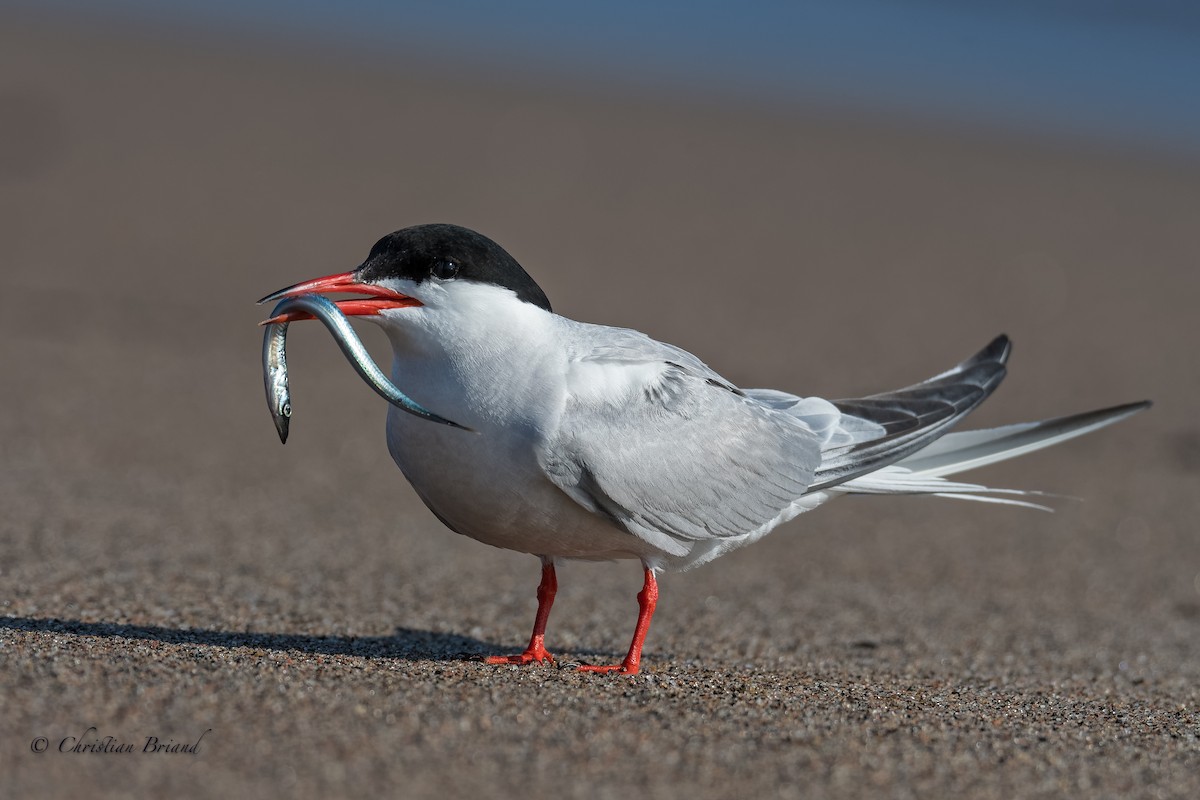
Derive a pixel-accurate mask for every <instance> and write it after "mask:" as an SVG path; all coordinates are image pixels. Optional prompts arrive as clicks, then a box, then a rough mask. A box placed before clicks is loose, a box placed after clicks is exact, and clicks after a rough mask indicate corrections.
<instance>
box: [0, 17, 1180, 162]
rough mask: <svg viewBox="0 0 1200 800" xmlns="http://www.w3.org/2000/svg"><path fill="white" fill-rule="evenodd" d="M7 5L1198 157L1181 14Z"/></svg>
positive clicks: (449, 66) (625, 88) (539, 76)
mask: <svg viewBox="0 0 1200 800" xmlns="http://www.w3.org/2000/svg"><path fill="white" fill-rule="evenodd" d="M8 5H9V7H11V8H26V9H36V11H38V12H40V13H42V14H45V13H56V14H61V15H69V16H71V17H74V18H76V21H78V20H79V19H80V18H82V19H85V20H86V19H88V18H92V19H94V20H96V21H97V22H102V21H105V20H107V21H111V22H114V23H119V24H121V25H129V24H142V25H147V26H166V27H173V28H180V29H193V30H197V31H201V32H208V33H216V34H219V35H220V36H224V37H227V38H228V37H230V36H234V37H236V36H238V35H242V36H244V37H246V38H247V39H249V40H253V41H258V42H263V41H269V40H274V41H277V42H278V43H281V44H286V43H292V44H301V45H303V46H306V47H318V48H328V49H329V50H331V51H334V52H341V53H343V54H344V55H345V56H346V57H347V58H370V59H379V58H383V59H387V58H389V57H393V56H395V57H399V58H402V59H403V60H404V61H406V62H410V63H411V62H413V61H418V62H420V63H421V64H422V65H423V66H424V67H426V68H428V69H429V70H430V71H431V72H437V71H446V72H459V73H461V72H463V71H467V72H468V73H470V72H478V71H487V72H489V73H497V72H498V73H501V74H504V75H506V76H511V77H514V78H518V79H521V80H523V81H529V80H543V81H546V82H551V83H556V84H562V83H564V82H568V83H571V84H573V85H577V86H578V85H581V84H582V85H590V86H591V87H592V88H594V89H599V90H604V89H609V90H613V91H619V92H626V93H627V92H629V91H630V90H634V91H649V92H655V91H667V92H671V93H672V94H673V95H674V96H676V97H679V98H685V99H687V98H691V99H694V100H696V101H701V102H705V101H717V102H730V101H738V100H745V101H750V102H754V103H769V104H778V105H782V106H786V107H793V106H807V107H813V106H816V107H818V108H819V107H833V108H836V109H839V110H843V111H852V112H853V111H859V112H861V111H866V112H870V113H874V112H884V113H887V114H888V115H889V116H892V117H910V118H916V119H920V120H928V121H931V122H934V123H937V124H951V125H963V126H972V127H980V128H983V129H995V130H998V131H1001V132H1006V133H1018V134H1033V135H1049V136H1053V137H1058V138H1062V139H1066V140H1068V141H1078V142H1081V143H1082V142H1086V143H1092V144H1099V145H1102V146H1118V147H1133V148H1141V149H1148V150H1152V151H1162V152H1165V153H1169V154H1171V155H1176V156H1178V155H1183V156H1186V157H1188V158H1194V157H1197V156H1200V90H1198V87H1200V4H1197V3H1194V2H1184V1H1182V0H1137V1H1135V0H1091V1H1090V2H1089V1H1085V0H1042V1H1041V2H1032V0H1005V1H1004V2H988V1H987V0H982V1H978V2H970V1H968V2H951V1H950V0H837V1H836V2H834V1H831V0H791V1H790V2H772V1H771V0H748V1H747V2H739V3H732V2H714V0H699V1H694V2H687V3H684V2H656V3H642V2H632V1H631V0H615V1H614V2H608V3H604V4H599V3H594V4H582V3H580V4H576V3H560V2H551V0H509V1H508V2H505V3H491V2H485V1H484V0H457V2H434V1H433V0H410V1H409V2H389V0H348V1H347V2H339V3H333V2H320V1H319V0H292V1H291V2H281V0H204V1H203V2H201V1H200V0H174V1H173V2H155V1H154V0H108V1H107V2H104V3H96V2H87V0H40V2H37V3H16V4H11V3H10V4H8ZM0 8H3V5H0Z"/></svg>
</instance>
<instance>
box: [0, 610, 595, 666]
mask: <svg viewBox="0 0 1200 800" xmlns="http://www.w3.org/2000/svg"><path fill="white" fill-rule="evenodd" d="M0 629H7V630H14V631H28V632H31V633H62V634H69V635H72V636H101V637H107V638H113V639H147V640H151V641H156V642H164V643H166V644H190V645H202V646H206V647H224V648H229V649H233V648H236V647H248V648H251V649H257V650H277V651H294V652H300V653H311V654H319V655H341V656H359V657H361V658H391V659H400V660H404V661H480V660H482V659H483V657H484V656H489V655H505V654H509V653H517V652H520V650H521V648H520V647H514V646H513V645H512V644H509V645H508V646H505V645H500V644H496V643H494V642H486V641H483V640H482V639H475V638H473V637H470V636H460V635H459V634H456V633H438V632H436V631H422V630H414V629H412V628H399V627H398V628H396V632H395V633H394V634H392V635H391V636H298V635H295V634H287V633H251V632H245V633H234V632H231V631H214V630H206V629H204V628H164V627H161V626H158V625H124V624H120V623H114V622H82V621H80V620H74V619H57V618H54V617H51V618H47V619H39V618H35V617H0ZM573 652H574V653H575V654H577V655H584V656H602V657H612V656H613V654H612V653H611V652H607V651H590V650H576V651H573Z"/></svg>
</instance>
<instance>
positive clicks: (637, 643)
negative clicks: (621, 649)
mask: <svg viewBox="0 0 1200 800" xmlns="http://www.w3.org/2000/svg"><path fill="white" fill-rule="evenodd" d="M637 599H638V620H637V627H636V628H634V629H633V642H631V643H630V645H629V653H628V655H626V656H625V660H624V661H622V662H621V663H620V664H613V665H611V666H593V665H591V664H584V665H583V666H581V667H580V668H579V671H580V672H619V673H621V674H622V675H636V674H637V673H638V670H639V669H640V668H641V661H642V644H643V643H644V642H645V641H646V632H647V631H649V630H650V618H651V617H653V616H654V607H655V606H656V605H658V581H656V580H655V579H654V570H652V569H650V568H648V567H647V568H646V582H645V583H644V584H643V585H642V590H641V591H640V592H638V596H637Z"/></svg>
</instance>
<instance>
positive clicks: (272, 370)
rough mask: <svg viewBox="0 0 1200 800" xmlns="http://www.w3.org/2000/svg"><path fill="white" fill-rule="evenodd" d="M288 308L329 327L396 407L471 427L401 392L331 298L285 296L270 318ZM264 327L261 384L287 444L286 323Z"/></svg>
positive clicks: (367, 378) (352, 360)
mask: <svg viewBox="0 0 1200 800" xmlns="http://www.w3.org/2000/svg"><path fill="white" fill-rule="evenodd" d="M289 311H307V312H308V313H309V314H312V315H313V316H314V317H316V318H317V319H319V320H320V321H321V322H323V323H324V324H325V327H326V328H328V329H329V332H330V333H331V334H333V339H334V341H336V342H337V343H338V346H339V347H340V348H341V349H342V353H344V354H345V356H346V359H347V360H348V361H349V362H350V365H351V366H353V367H354V370H355V372H357V373H358V374H359V376H361V377H362V379H363V380H364V381H366V382H367V385H368V386H370V387H371V388H372V389H374V390H375V391H376V392H377V393H378V394H379V396H380V397H382V398H383V399H384V400H387V401H388V402H389V403H391V404H392V405H394V406H396V408H399V409H400V410H402V411H407V412H408V413H409V414H413V415H415V416H418V417H422V418H423V419H427V420H429V421H430V422H439V423H441V424H443V425H450V426H452V427H455V428H462V429H463V430H468V431H469V430H471V429H470V428H468V427H466V426H464V425H459V424H458V423H457V422H454V421H452V420H448V419H446V418H445V417H440V416H438V415H437V414H435V413H433V412H432V411H430V410H429V409H427V408H425V407H424V406H422V405H421V404H420V403H417V402H416V401H415V400H413V399H412V398H410V397H409V396H408V395H406V394H404V392H402V391H400V390H399V389H398V388H397V387H396V385H395V384H394V383H392V382H391V381H390V380H388V377H387V376H386V375H384V374H383V370H381V369H380V368H379V367H378V366H377V365H376V364H375V362H374V360H372V358H371V354H370V353H368V352H367V348H366V347H364V346H363V343H362V340H361V339H359V338H358V334H357V333H355V332H354V328H352V327H350V321H349V320H348V319H346V315H345V314H343V313H342V312H341V311H340V310H339V309H338V307H337V306H336V305H335V304H334V302H333V301H332V300H329V299H327V298H325V297H322V296H321V295H317V294H304V295H300V296H298V297H288V298H285V299H283V300H281V301H280V302H279V304H278V305H277V306H275V310H274V311H272V312H271V317H272V318H274V317H277V316H279V315H280V314H284V313H287V312H289ZM263 327H264V328H266V331H265V332H264V334H263V355H262V358H263V384H264V386H265V387H266V390H267V406H268V407H269V408H270V409H271V418H272V419H273V420H274V421H275V430H276V431H277V432H278V433H279V441H281V442H283V443H285V444H286V443H287V437H288V424H289V423H290V421H291V418H292V399H291V392H290V390H289V389H288V370H287V328H288V323H286V322H269V323H267V324H266V325H264V326H263Z"/></svg>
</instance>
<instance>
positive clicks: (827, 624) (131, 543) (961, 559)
mask: <svg viewBox="0 0 1200 800" xmlns="http://www.w3.org/2000/svg"><path fill="white" fill-rule="evenodd" d="M0 75H4V76H5V79H4V81H3V82H0V218H2V219H3V220H4V222H3V223H2V225H0V230H2V231H3V234H2V235H0V448H2V452H3V457H2V458H0V509H2V510H3V513H2V514H0V547H2V550H0V794H3V795H5V796H8V797H55V796H57V797H65V796H74V797H78V796H80V795H81V794H86V796H89V797H150V796H160V797H161V796H187V797H210V796H211V797H217V796H231V795H241V796H247V797H271V796H289V797H296V798H307V797H327V796H338V795H344V796H350V795H353V796H385V797H386V796H404V797H431V796H435V795H437V796H443V797H457V796H465V795H468V794H473V795H476V796H480V797H493V796H499V795H502V794H503V795H509V796H514V795H524V796H529V797H551V796H553V797H588V798H610V797H611V798H624V797H627V796H630V795H631V794H632V793H635V792H636V793H638V795H639V796H643V797H651V798H657V797H678V796H688V797H691V798H693V800H702V799H705V798H721V797H730V796H734V795H738V796H747V797H805V798H811V797H845V798H862V797H873V796H880V797H935V796H960V797H961V796H970V797H985V798H992V797H994V798H1011V797H1063V796H1075V797H1083V796H1086V797H1095V798H1104V797H1138V796H1141V797H1180V798H1183V797H1195V796H1200V532H1198V530H1197V522H1196V520H1197V519H1198V518H1200V491H1197V490H1198V489H1200V426H1198V424H1197V422H1196V398H1197V397H1198V396H1200V369H1198V368H1197V356H1196V345H1197V343H1198V340H1200V325H1198V324H1197V322H1196V319H1195V306H1196V298H1197V297H1200V269H1198V268H1197V267H1198V266H1200V238H1198V236H1197V231H1200V163H1197V162H1188V161H1185V160H1172V159H1170V158H1167V157H1163V156H1149V155H1145V154H1138V153H1135V152H1132V151H1124V150H1118V149H1104V148H1101V147H1085V146H1080V145H1077V144H1074V143H1070V142H1066V141H1052V140H1051V141H1041V140H1035V139H1032V138H1017V137H1006V136H1002V135H1000V134H997V133H985V132H982V131H976V130H971V129H968V128H966V127H959V128H951V127H948V126H942V127H939V126H933V125H930V124H924V125H923V124H919V123H918V122H915V121H905V120H900V119H888V118H883V117H870V116H868V115H863V114H860V115H852V114H849V113H845V112H843V113H834V112H831V111H827V110H826V111H823V110H822V109H820V108H812V109H807V110H803V109H802V110H796V109H792V110H781V109H778V108H768V107H764V106H756V105H752V104H737V103H733V102H732V101H722V102H716V101H714V102H713V103H711V104H703V103H700V102H699V101H696V100H694V99H693V100H691V101H688V102H683V101H673V100H672V99H671V98H669V97H663V96H659V95H655V94H653V93H650V92H647V93H644V94H641V95H622V94H617V93H614V92H606V91H603V90H601V89H599V88H595V87H587V86H583V87H573V86H568V85H565V84H556V83H554V82H553V81H550V80H546V81H541V82H539V81H534V80H532V79H531V78H530V77H529V76H506V75H503V74H497V75H491V76H482V75H477V74H476V75H472V74H469V73H462V74H458V73H454V72H452V71H440V70H437V69H435V68H433V67H431V66H430V65H429V64H428V63H418V62H412V63H409V62H405V61H403V60H396V61H394V62H392V61H386V60H382V59H378V58H367V57H356V56H355V54H353V53H347V52H338V51H333V50H330V51H325V52H311V51H308V50H305V49H303V48H301V47H299V46H291V47H289V46H284V45H270V46H266V45H262V46H260V45H259V44H258V43H256V42H254V41H253V40H252V39H248V38H247V39H240V40H230V41H223V40H218V39H215V38H212V37H208V38H205V37H201V36H196V37H189V36H186V35H183V34H164V33H158V32H155V31H153V30H150V29H133V28H130V29H128V30H125V29H121V28H119V27H115V26H83V25H71V24H68V23H66V22H64V21H62V20H58V21H50V20H48V19H39V18H32V17H30V18H23V17H20V16H15V15H10V16H9V17H8V19H7V20H6V24H5V25H3V26H0ZM435 221H445V222H456V223H459V224H462V225H466V226H469V227H472V228H475V229H477V230H480V231H481V232H483V233H485V234H487V235H489V236H491V237H492V238H494V239H496V240H497V241H499V242H500V243H501V244H502V245H504V246H505V248H506V249H508V250H509V252H511V253H512V254H513V255H514V256H515V257H516V258H517V259H518V260H519V261H521V263H522V264H523V265H524V266H525V267H526V269H528V271H529V272H530V273H531V274H532V275H533V276H534V278H535V279H536V280H537V281H538V282H539V283H540V284H541V286H542V287H543V288H544V289H545V290H546V293H547V294H548V295H549V297H550V299H551V301H552V302H553V304H554V307H555V310H556V311H558V312H560V313H563V314H566V315H568V316H571V317H575V318H579V319H585V320H589V321H595V322H604V323H607V324H613V325H624V326H629V327H634V328H638V329H640V330H643V331H646V332H647V333H649V334H650V335H652V336H654V337H656V338H658V339H662V340H664V341H668V342H671V343H673V344H676V345H679V346H681V347H684V348H686V349H688V350H690V351H692V352H695V353H697V354H698V355H700V356H701V357H702V358H704V360H705V361H706V362H708V363H709V364H710V365H711V366H712V367H714V368H715V369H716V370H718V371H719V372H721V373H722V374H723V375H725V376H726V377H728V378H729V379H730V380H732V381H734V382H735V383H737V384H739V385H743V386H769V387H775V388H779V389H783V390H786V391H790V392H794V393H798V394H803V395H821V396H826V397H852V396H858V395H862V394H868V393H871V392H876V391H883V390H887V389H893V388H896V387H898V386H902V385H906V384H909V383H913V382H915V381H917V380H919V379H922V378H925V377H928V376H930V375H933V374H935V373H938V372H940V371H942V370H944V369H946V368H948V367H949V366H951V365H952V364H954V363H955V362H956V361H958V360H959V359H961V358H963V357H965V356H967V355H969V354H970V353H972V352H974V351H975V350H976V349H978V348H979V347H981V346H982V345H983V344H985V343H986V342H987V341H988V340H989V339H990V338H991V337H992V336H994V335H995V334H997V333H1000V332H1006V333H1008V334H1009V335H1011V336H1012V337H1013V340H1014V342H1015V352H1014V355H1013V358H1012V361H1011V362H1010V372H1009V377H1008V378H1007V380H1006V382H1005V384H1004V385H1003V386H1002V387H1001V388H1000V390H999V391H998V392H997V393H996V395H995V396H994V397H993V398H992V399H991V400H989V401H988V402H987V403H986V404H985V405H984V406H983V407H982V408H981V409H980V410H979V411H978V412H977V413H976V414H975V415H973V416H972V418H971V420H970V422H969V424H968V426H967V427H977V426H987V425H999V424H1004V423H1008V422H1018V421H1025V420H1032V419H1040V418H1044V417H1051V416H1057V415H1060V414H1065V413H1069V412H1074V411H1082V410H1086V409H1089V408H1098V407H1102V406H1107V405H1115V404H1117V403H1121V402H1127V401H1133V400H1140V399H1143V398H1151V399H1153V400H1154V401H1155V402H1156V405H1155V407H1154V409H1153V410H1152V411H1150V412H1149V413H1146V414H1143V415H1140V416H1138V417H1135V418H1133V419H1131V420H1129V421H1126V422H1124V423H1122V424H1120V425H1118V426H1116V427H1114V428H1111V429H1109V430H1106V431H1103V432H1101V433H1098V434H1095V435H1092V436H1088V437H1085V438H1083V439H1080V440H1077V441H1074V442H1072V443H1069V444H1067V445H1064V446H1062V447H1059V448H1055V449H1052V450H1048V451H1045V452H1042V453H1039V454H1036V455H1033V456H1030V457H1029V458H1025V459H1021V460H1018V461H1015V462H1009V463H1007V464H1004V465H999V466H996V467H992V468H988V469H987V470H985V471H981V472H979V473H971V474H970V476H971V477H973V478H978V479H979V480H981V481H985V482H987V483H990V484H993V485H999V486H1014V487H1020V488H1032V489H1040V490H1044V491H1047V492H1053V493H1056V494H1059V495H1064V496H1066V497H1064V498H1062V499H1057V500H1054V502H1053V504H1054V505H1055V506H1056V508H1057V512H1056V513H1054V514H1045V513H1039V512H1034V511H1028V510H1023V509H1014V508H1004V507H999V506H989V505H979V504H970V503H964V502H958V501H953V500H939V499H932V498H930V499H925V498H914V499H907V498H888V499H881V498H852V499H846V500H841V501H838V502H837V503H834V504H831V505H830V506H829V507H827V508H823V509H820V510H818V511H817V512H814V513H813V514H811V515H805V516H801V517H800V518H798V519H797V520H794V521H793V522H791V523H789V524H787V525H785V526H783V527H782V528H780V529H779V530H777V531H776V532H774V533H773V534H771V535H770V536H769V537H767V538H766V539H765V540H764V541H762V542H760V543H758V544H756V545H755V546H753V547H750V548H746V549H744V550H742V551H739V552H736V553H734V554H732V555H730V556H728V557H726V558H723V559H721V560H719V561H718V562H716V563H714V564H711V565H708V566H705V567H702V568H700V569H698V570H695V571H692V572H688V573H684V574H669V575H667V576H665V577H664V578H663V579H662V581H661V590H662V596H661V599H660V603H659V609H658V613H657V616H656V617H655V619H654V624H653V627H652V629H651V631H650V636H649V639H648V641H647V646H646V652H645V655H644V662H643V673H642V674H641V675H639V676H636V677H632V678H621V677H604V678H601V677H598V676H593V675H583V674H579V673H577V672H575V671H574V670H573V669H572V668H571V667H572V665H573V664H575V663H579V662H581V661H602V660H609V659H614V658H617V659H619V658H620V656H621V654H623V652H624V649H625V647H626V646H627V645H628V641H629V634H630V632H631V630H632V626H633V622H634V617H635V613H636V602H635V600H634V595H635V593H636V592H637V590H638V588H639V587H640V583H641V575H640V572H639V570H638V568H637V565H636V564H634V563H615V564H585V563H580V564H574V563H571V564H567V565H566V566H565V567H563V568H562V569H560V572H559V584H560V592H559V597H558V602H557V604H556V605H555V608H554V615H553V617H552V619H551V623H550V631H549V635H548V637H547V645H548V647H549V648H550V649H551V650H552V651H554V652H555V653H556V654H557V655H558V656H559V659H560V661H559V665H558V666H557V667H548V666H547V667H536V668H524V669H519V668H515V667H513V668H508V667H491V666H487V665H485V664H483V663H482V661H481V656H482V655H485V654H491V653H497V652H516V651H517V650H519V649H520V648H521V647H522V646H523V645H524V642H525V641H526V639H527V637H528V626H529V624H530V622H531V621H532V615H533V610H534V607H535V603H536V601H535V598H534V590H535V587H536V584H537V577H538V564H537V561H536V559H534V558H533V557H530V556H526V555H521V554H515V553H510V552H505V551H500V550H495V549H492V548H489V547H486V546H484V545H481V544H478V543H476V542H473V541H471V540H468V539H465V538H463V537H459V536H456V535H454V534H452V533H450V532H448V531H447V530H445V529H444V528H442V526H441V524H440V523H439V522H438V521H437V520H436V519H435V518H434V517H433V515H432V514H430V513H429V512H428V511H427V510H426V509H425V508H424V506H422V504H421V503H420V501H419V500H418V499H417V498H416V496H415V495H414V494H413V492H412V491H411V490H410V488H409V487H408V485H407V484H406V483H405V482H404V480H403V478H402V476H401V475H400V474H399V472H398V471H397V470H396V469H395V468H394V466H393V464H392V462H391V459H390V458H389V456H388V453H387V449H386V446H385V443H384V439H383V419H384V414H385V410H386V409H385V406H384V404H383V402H382V401H381V400H380V399H379V398H378V397H377V396H375V395H374V394H373V393H372V392H371V391H370V390H369V389H368V388H367V387H365V386H364V385H363V384H362V382H361V381H359V380H358V378H357V377H356V376H355V375H354V374H353V372H352V371H351V370H350V368H349V367H348V366H347V365H346V364H345V363H344V360H343V359H342V357H341V355H340V353H339V352H338V351H337V348H336V346H335V345H334V343H333V342H332V341H331V340H330V338H329V336H328V335H327V334H326V333H325V331H324V330H323V329H321V328H319V327H317V326H312V327H309V328H304V327H303V326H296V327H295V329H294V333H293V336H292V340H291V342H292V343H291V347H290V348H289V355H290V361H291V372H292V391H293V400H294V416H293V420H292V435H291V438H290V440H289V442H288V444H287V445H286V446H281V445H280V444H279V442H278V440H277V438H276V435H275V432H274V430H273V428H272V425H271V422H270V418H269V415H268V412H267V409H266V407H265V403H264V401H263V397H262V385H261V376H260V360H259V347H260V342H261V339H260V329H259V328H257V327H256V325H255V323H257V322H258V321H259V320H260V319H261V318H262V316H263V309H261V308H259V307H256V306H255V305H254V301H255V300H256V299H257V298H258V297H260V296H262V295H264V294H266V293H268V292H270V291H273V290H275V289H278V288H280V287H282V286H285V285H288V284H291V283H294V282H296V281H299V280H302V279H306V278H310V277H314V276H317V275H324V274H328V273H331V272H335V271H340V270H344V269H348V268H350V267H352V266H354V265H356V264H357V263H359V261H361V260H362V258H363V257H364V256H365V255H366V252H367V250H368V249H369V247H370V245H371V243H372V242H374V241H375V239H376V238H378V237H379V236H381V235H383V234H385V233H387V232H389V231H392V230H395V229H397V228H401V227H404V226H407V225H411V224H416V223H420V222H435ZM362 327H363V337H364V340H365V341H366V342H367V344H368V345H369V346H370V347H371V349H372V351H373V352H375V353H376V354H377V356H378V357H379V358H381V359H382V358H385V355H386V350H387V346H386V342H385V340H384V339H383V337H382V335H380V334H378V332H377V331H375V330H373V329H370V328H369V326H362ZM385 363H386V362H385ZM1072 498H1077V499H1072ZM108 737H111V738H108ZM151 738H153V739H154V745H155V746H157V745H159V744H165V743H168V742H169V743H172V744H177V745H180V746H181V747H180V748H177V749H185V750H186V749H187V748H186V747H183V746H184V745H187V746H189V747H191V746H193V745H195V743H196V742H197V741H199V745H198V746H196V747H194V748H193V749H194V750H195V752H170V750H169V747H170V746H169V745H168V749H164V750H162V751H160V752H146V748H147V743H148V741H149V740H150V739H151ZM105 742H107V744H105ZM88 743H91V744H93V746H92V747H91V748H90V749H87V748H81V749H79V750H76V749H75V747H76V745H80V744H88ZM96 743H99V744H96ZM123 745H128V746H129V747H128V748H126V749H127V750H129V752H127V751H126V749H122V746H123ZM39 748H41V749H42V750H44V752H39ZM151 749H154V748H153V747H152V748H151ZM96 750H99V752H96Z"/></svg>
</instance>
